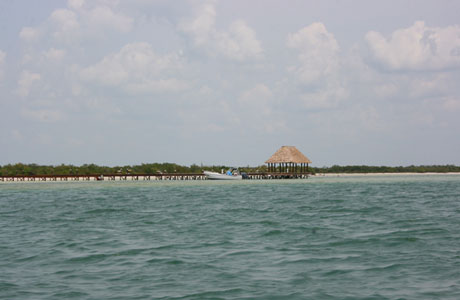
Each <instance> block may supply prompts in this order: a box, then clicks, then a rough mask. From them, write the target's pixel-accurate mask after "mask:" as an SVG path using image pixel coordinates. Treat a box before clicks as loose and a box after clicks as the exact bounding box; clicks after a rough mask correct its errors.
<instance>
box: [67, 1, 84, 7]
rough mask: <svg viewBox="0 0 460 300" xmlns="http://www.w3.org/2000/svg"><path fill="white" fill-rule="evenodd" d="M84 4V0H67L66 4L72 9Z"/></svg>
mask: <svg viewBox="0 0 460 300" xmlns="http://www.w3.org/2000/svg"><path fill="white" fill-rule="evenodd" d="M83 5H85V0H69V1H68V2H67V6H68V7H70V8H72V9H80V8H82V7H83Z"/></svg>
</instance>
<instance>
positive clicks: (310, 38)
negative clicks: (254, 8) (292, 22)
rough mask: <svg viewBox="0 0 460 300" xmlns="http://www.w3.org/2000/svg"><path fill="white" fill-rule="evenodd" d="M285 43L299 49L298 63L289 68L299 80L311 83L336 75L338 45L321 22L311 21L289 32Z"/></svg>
mask: <svg viewBox="0 0 460 300" xmlns="http://www.w3.org/2000/svg"><path fill="white" fill-rule="evenodd" d="M287 45H288V47H291V48H294V49H298V50H299V56H298V59H299V62H300V65H298V66H295V67H291V68H290V69H291V71H293V72H294V73H296V74H297V75H298V76H299V79H300V80H301V82H303V83H306V84H312V83H316V82H318V81H319V80H324V77H327V76H331V75H332V76H333V75H336V73H337V71H338V69H339V57H338V52H339V45H338V43H337V41H336V39H335V37H334V35H333V34H332V33H330V32H328V31H327V29H326V27H325V26H324V25H323V24H322V23H313V24H311V25H310V26H307V27H305V28H303V29H301V30H299V31H298V32H296V33H293V34H289V36H288V39H287Z"/></svg>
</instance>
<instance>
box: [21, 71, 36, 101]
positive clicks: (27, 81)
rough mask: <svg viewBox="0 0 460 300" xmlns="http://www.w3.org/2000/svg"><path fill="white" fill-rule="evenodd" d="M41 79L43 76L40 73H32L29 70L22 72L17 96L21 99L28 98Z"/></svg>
mask: <svg viewBox="0 0 460 300" xmlns="http://www.w3.org/2000/svg"><path fill="white" fill-rule="evenodd" d="M40 79H41V75H40V74H38V73H32V72H30V71H28V70H25V71H22V73H21V75H20V77H19V80H18V88H17V90H16V92H17V94H18V95H19V96H21V97H27V96H28V95H29V93H30V90H31V89H32V87H33V86H34V85H35V84H36V83H37V82H38V81H40Z"/></svg>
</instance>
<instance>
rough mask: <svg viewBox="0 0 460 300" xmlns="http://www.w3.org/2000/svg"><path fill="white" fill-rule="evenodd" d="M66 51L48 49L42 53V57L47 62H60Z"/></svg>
mask: <svg viewBox="0 0 460 300" xmlns="http://www.w3.org/2000/svg"><path fill="white" fill-rule="evenodd" d="M65 54H66V51H65V50H63V49H56V48H50V49H48V50H47V51H45V52H44V53H43V56H44V57H45V58H46V59H47V60H49V61H60V60H62V59H63V58H64V56H65Z"/></svg>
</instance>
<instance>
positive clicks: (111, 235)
mask: <svg viewBox="0 0 460 300" xmlns="http://www.w3.org/2000/svg"><path fill="white" fill-rule="evenodd" d="M0 298H1V299H460V176H458V175H449V176H442V175H437V176H395V177H390V176H378V177H347V178H344V177H341V178H312V179H308V180H285V181H242V182H210V181H204V182H87V183H83V182H79V183H7V184H1V185H0Z"/></svg>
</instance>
